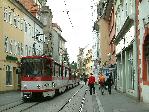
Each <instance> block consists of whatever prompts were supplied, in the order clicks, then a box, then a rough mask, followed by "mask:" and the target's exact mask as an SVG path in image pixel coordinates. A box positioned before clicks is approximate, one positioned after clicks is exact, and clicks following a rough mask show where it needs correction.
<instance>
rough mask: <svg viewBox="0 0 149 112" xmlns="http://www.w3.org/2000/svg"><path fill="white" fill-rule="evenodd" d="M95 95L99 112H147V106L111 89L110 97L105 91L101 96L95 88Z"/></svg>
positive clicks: (148, 106)
mask: <svg viewBox="0 0 149 112" xmlns="http://www.w3.org/2000/svg"><path fill="white" fill-rule="evenodd" d="M96 93H97V94H96V95H95V96H96V99H97V103H98V106H99V107H100V108H99V111H100V112H149V104H145V103H143V102H138V101H137V100H134V99H133V98H131V97H128V96H126V94H124V93H120V92H118V91H116V90H114V89H112V94H111V95H109V94H108V91H107V90H105V94H104V95H101V91H100V90H99V89H98V87H97V86H96ZM100 103H101V104H100Z"/></svg>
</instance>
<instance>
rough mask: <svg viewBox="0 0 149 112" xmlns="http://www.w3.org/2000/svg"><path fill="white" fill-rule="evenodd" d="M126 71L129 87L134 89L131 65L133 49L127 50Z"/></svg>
mask: <svg viewBox="0 0 149 112" xmlns="http://www.w3.org/2000/svg"><path fill="white" fill-rule="evenodd" d="M128 72H129V80H130V84H129V87H130V89H133V90H134V67H133V50H132V49H130V50H129V54H128Z"/></svg>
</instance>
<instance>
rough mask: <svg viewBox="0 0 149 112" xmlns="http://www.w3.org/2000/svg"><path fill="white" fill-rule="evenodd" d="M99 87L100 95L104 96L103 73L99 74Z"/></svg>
mask: <svg viewBox="0 0 149 112" xmlns="http://www.w3.org/2000/svg"><path fill="white" fill-rule="evenodd" d="M98 81H99V86H100V89H101V94H102V95H103V94H104V88H105V76H104V74H103V73H101V74H100V75H99V79H98Z"/></svg>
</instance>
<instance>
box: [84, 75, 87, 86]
mask: <svg viewBox="0 0 149 112" xmlns="http://www.w3.org/2000/svg"><path fill="white" fill-rule="evenodd" d="M84 82H85V85H86V83H87V76H85V77H84Z"/></svg>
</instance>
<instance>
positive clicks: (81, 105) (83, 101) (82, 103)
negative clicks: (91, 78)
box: [57, 86, 87, 112]
mask: <svg viewBox="0 0 149 112" xmlns="http://www.w3.org/2000/svg"><path fill="white" fill-rule="evenodd" d="M82 87H83V86H81V88H82ZM81 88H80V89H79V90H78V91H77V92H75V94H73V95H72V97H70V98H69V99H68V100H67V101H66V103H65V104H64V105H63V106H62V107H61V108H60V109H59V110H58V111H57V112H61V111H63V109H64V108H65V107H66V106H68V104H69V103H70V102H71V101H72V100H73V98H74V97H75V96H77V94H78V93H79V91H80V90H81ZM86 92H87V89H86V90H85V92H84V94H83V98H82V100H81V104H80V107H79V112H82V110H83V105H84V103H85V96H86ZM72 105H73V104H72Z"/></svg>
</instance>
